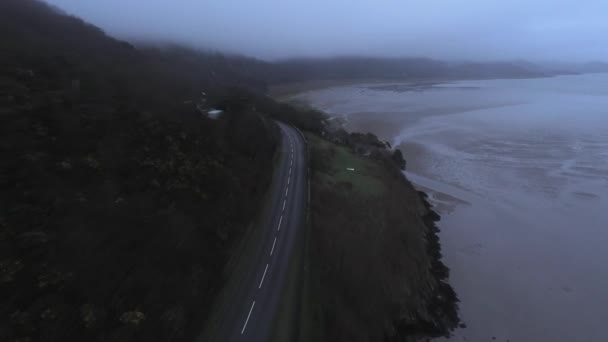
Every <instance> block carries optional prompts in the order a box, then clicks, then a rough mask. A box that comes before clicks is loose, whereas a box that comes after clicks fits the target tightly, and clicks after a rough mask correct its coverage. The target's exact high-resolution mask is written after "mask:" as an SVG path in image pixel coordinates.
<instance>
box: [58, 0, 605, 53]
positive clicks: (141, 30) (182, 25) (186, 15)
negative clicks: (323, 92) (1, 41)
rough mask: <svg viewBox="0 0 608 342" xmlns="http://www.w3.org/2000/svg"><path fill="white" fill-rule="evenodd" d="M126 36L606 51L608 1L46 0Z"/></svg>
mask: <svg viewBox="0 0 608 342" xmlns="http://www.w3.org/2000/svg"><path fill="white" fill-rule="evenodd" d="M47 1H48V2H49V3H52V4H54V5H56V6H58V7H60V8H62V9H64V10H65V11H67V12H68V13H71V14H74V15H76V16H79V17H82V18H83V19H85V20H87V21H89V22H91V23H93V24H95V25H97V26H100V27H101V28H103V29H104V30H105V31H106V32H108V33H110V34H112V35H114V36H118V37H121V38H152V39H159V40H170V41H175V42H178V43H187V44H190V45H194V46H197V47H208V48H214V49H221V50H227V51H231V52H238V53H244V54H248V55H253V56H256V57H260V58H264V59H275V58H284V57H293V56H331V55H368V56H370V55H371V56H428V57H435V58H441V59H473V60H488V59H500V60H505V59H515V58H524V59H531V60H576V61H582V60H608V0H47Z"/></svg>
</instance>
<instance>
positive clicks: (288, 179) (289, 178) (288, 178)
mask: <svg viewBox="0 0 608 342" xmlns="http://www.w3.org/2000/svg"><path fill="white" fill-rule="evenodd" d="M290 180H291V177H287V185H289V181H290Z"/></svg>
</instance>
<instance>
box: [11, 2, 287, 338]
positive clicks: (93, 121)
mask: <svg viewBox="0 0 608 342" xmlns="http://www.w3.org/2000/svg"><path fill="white" fill-rule="evenodd" d="M203 57H204V58H203ZM237 64H238V59H237V58H235V59H230V58H226V57H224V56H221V55H214V54H200V55H197V53H195V52H190V51H180V50H178V49H173V50H171V51H160V50H157V51H151V50H149V49H148V50H146V49H137V48H135V47H133V46H132V45H130V44H128V43H125V42H121V41H118V40H115V39H113V38H110V37H108V36H106V35H105V34H104V33H103V32H102V31H101V30H99V29H97V28H95V27H93V26H91V25H88V24H86V23H84V22H83V21H81V20H79V19H77V18H73V17H69V16H66V15H64V14H62V13H61V12H60V11H58V10H55V9H52V8H49V7H48V6H46V5H44V4H42V3H40V2H36V1H31V0H3V1H2V2H0V155H1V156H2V158H0V341H95V340H107V341H137V340H141V341H144V340H145V341H150V340H155V341H185V340H191V339H192V338H193V336H195V335H196V334H197V333H199V332H200V331H199V329H200V327H201V326H202V324H201V322H204V320H205V317H206V315H207V313H208V310H209V308H210V306H211V302H212V300H213V298H214V296H215V294H216V293H217V291H218V289H219V288H220V287H221V285H222V281H223V274H222V268H223V266H224V263H225V261H226V260H227V258H228V256H229V255H230V253H231V252H232V251H231V248H232V246H233V244H234V242H235V241H236V240H237V239H238V238H239V236H241V235H242V234H243V232H244V231H245V230H246V229H247V227H248V226H249V225H250V224H251V223H252V221H253V220H254V219H255V215H256V212H257V210H258V207H259V205H260V203H261V198H262V196H263V195H264V193H265V190H266V187H267V185H268V184H269V181H270V175H271V171H272V169H273V163H272V160H273V156H274V151H275V150H276V148H277V143H278V130H277V128H276V126H275V125H274V123H273V122H272V120H270V118H269V117H268V115H266V114H265V113H261V112H260V110H259V109H258V110H255V109H254V108H253V107H254V105H253V104H248V103H245V102H244V101H249V100H250V99H255V98H258V97H259V98H261V99H265V98H264V97H262V96H259V95H254V94H255V92H253V93H252V92H247V91H244V90H242V91H241V92H242V94H247V96H250V98H246V97H244V96H237V97H236V98H234V96H233V97H228V96H225V95H222V94H229V93H231V92H228V91H223V90H221V89H223V87H224V86H227V85H239V86H243V87H245V88H247V89H250V90H256V89H259V87H260V82H258V81H255V80H253V79H252V78H250V77H247V76H246V75H244V74H241V72H240V71H239V69H238V67H237ZM203 91H206V92H209V95H208V96H206V97H205V96H203V95H202V94H201V92H203ZM263 101H267V100H263ZM211 105H218V106H223V108H224V109H226V110H225V113H224V114H223V115H222V116H221V117H220V118H219V119H217V120H212V119H210V118H208V117H207V116H206V115H205V110H201V109H204V108H206V107H208V106H211ZM273 105H274V106H276V108H283V109H286V108H285V107H282V105H278V104H273ZM287 109H289V108H287ZM274 114H275V115H283V114H282V113H281V112H278V111H275V112H274Z"/></svg>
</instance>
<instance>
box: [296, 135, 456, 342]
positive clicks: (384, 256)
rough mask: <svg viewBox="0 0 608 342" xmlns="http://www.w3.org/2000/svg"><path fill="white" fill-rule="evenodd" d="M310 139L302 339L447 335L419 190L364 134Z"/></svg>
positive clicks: (430, 227)
mask: <svg viewBox="0 0 608 342" xmlns="http://www.w3.org/2000/svg"><path fill="white" fill-rule="evenodd" d="M308 139H309V142H310V145H311V152H310V153H311V169H312V182H311V203H312V204H311V232H310V240H311V241H310V247H309V248H310V251H309V255H310V256H309V258H310V260H309V262H310V266H309V267H310V269H311V271H310V280H309V282H310V285H308V288H309V290H308V291H309V294H308V298H307V299H306V300H305V301H304V302H305V303H307V304H304V305H305V307H306V310H307V311H308V312H309V315H310V318H309V319H308V321H306V320H304V322H308V326H306V325H305V326H304V329H303V330H304V336H305V337H304V338H303V340H311V341H313V340H314V341H361V342H368V341H369V342H371V341H416V340H419V339H421V338H428V337H429V336H441V335H446V334H448V333H449V331H450V330H451V329H453V328H454V327H455V326H456V324H457V323H458V315H457V306H456V303H457V298H456V295H455V293H454V291H453V290H452V288H451V287H450V285H448V284H447V277H448V269H447V268H446V266H445V265H444V264H443V263H442V261H441V251H440V246H439V242H438V236H437V232H438V229H437V227H436V226H435V221H437V220H438V219H439V216H438V215H437V214H436V213H435V212H433V211H432V209H431V208H430V206H429V204H428V202H427V201H426V197H425V196H424V194H423V193H419V192H418V191H416V190H415V189H414V187H413V185H412V184H411V183H410V182H409V181H408V180H407V179H406V178H405V177H403V174H402V173H401V172H400V171H401V170H400V169H402V168H404V167H405V162H404V160H403V159H402V157H401V154H400V152H392V151H391V150H390V149H388V148H386V146H385V145H384V144H383V143H382V142H380V141H379V140H377V138H375V137H374V136H373V135H371V134H367V135H362V134H357V133H354V134H346V133H345V132H342V134H340V135H336V134H335V135H332V136H330V137H329V139H327V140H326V139H323V138H321V137H319V136H315V135H312V134H310V135H308Z"/></svg>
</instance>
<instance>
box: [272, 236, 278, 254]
mask: <svg viewBox="0 0 608 342" xmlns="http://www.w3.org/2000/svg"><path fill="white" fill-rule="evenodd" d="M276 243H277V237H276V236H275V237H274V241H273V242H272V249H270V256H272V252H274V245H276Z"/></svg>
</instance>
